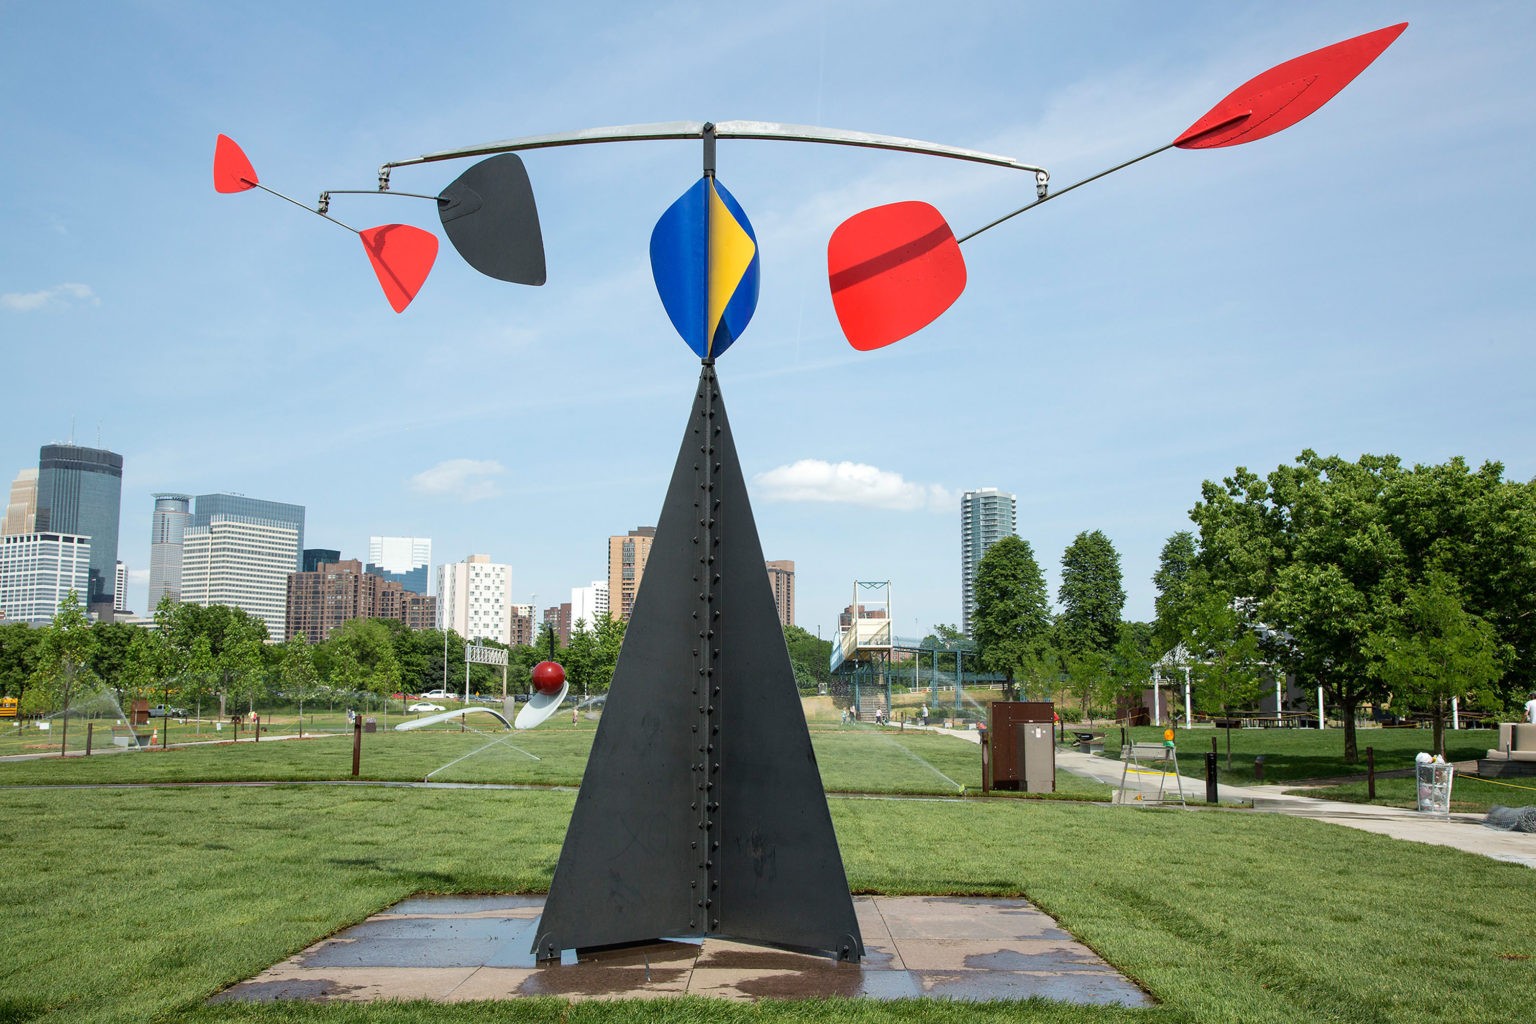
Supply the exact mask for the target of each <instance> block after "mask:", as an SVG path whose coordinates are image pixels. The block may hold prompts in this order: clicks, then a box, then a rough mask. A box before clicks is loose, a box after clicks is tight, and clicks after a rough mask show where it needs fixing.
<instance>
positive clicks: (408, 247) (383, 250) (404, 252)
mask: <svg viewBox="0 0 1536 1024" xmlns="http://www.w3.org/2000/svg"><path fill="white" fill-rule="evenodd" d="M358 236H359V237H361V238H362V240H363V248H364V249H366V250H367V252H368V262H370V263H372V264H373V272H374V273H375V274H377V275H378V278H379V284H381V285H383V286H384V296H385V297H386V298H387V299H389V304H390V306H391V307H393V308H394V311H395V312H396V313H403V312H405V307H406V306H409V305H410V304H411V300H412V299H414V298H415V297H416V293H417V292H419V291H420V290H421V285H422V282H424V281H426V279H427V275H428V274H430V273H431V272H432V264H433V262H434V261H435V260H436V259H437V236H436V235H434V234H433V233H432V232H430V231H423V230H421V228H413V227H411V226H410V225H409V224H384V225H382V226H380V227H376V228H369V229H368V230H366V231H359V232H358Z"/></svg>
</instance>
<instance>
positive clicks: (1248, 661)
mask: <svg viewBox="0 0 1536 1024" xmlns="http://www.w3.org/2000/svg"><path fill="white" fill-rule="evenodd" d="M1184 623H1185V626H1184V628H1185V637H1186V639H1185V645H1186V649H1187V650H1188V651H1189V652H1190V653H1191V661H1190V666H1189V668H1190V679H1191V682H1192V683H1193V686H1192V689H1193V690H1194V704H1195V707H1196V708H1197V709H1199V710H1200V711H1202V712H1204V713H1206V714H1220V715H1221V716H1222V717H1228V716H1230V715H1231V714H1232V713H1233V712H1235V711H1239V710H1244V709H1247V708H1251V707H1253V706H1254V705H1255V704H1257V703H1258V700H1259V696H1260V693H1261V692H1262V690H1263V688H1264V679H1263V671H1264V665H1263V654H1262V652H1261V651H1260V649H1259V639H1258V634H1257V633H1256V632H1255V630H1254V628H1253V625H1252V624H1251V623H1250V622H1249V621H1248V620H1247V618H1246V617H1245V616H1243V615H1241V614H1240V613H1239V612H1238V609H1237V608H1236V607H1234V604H1233V602H1232V600H1231V599H1230V598H1229V597H1227V596H1226V595H1225V594H1222V593H1219V592H1216V591H1210V592H1207V593H1205V594H1203V595H1200V596H1199V597H1198V599H1197V600H1195V601H1193V602H1192V603H1191V604H1190V605H1189V606H1188V607H1187V608H1186V609H1185V610H1184Z"/></svg>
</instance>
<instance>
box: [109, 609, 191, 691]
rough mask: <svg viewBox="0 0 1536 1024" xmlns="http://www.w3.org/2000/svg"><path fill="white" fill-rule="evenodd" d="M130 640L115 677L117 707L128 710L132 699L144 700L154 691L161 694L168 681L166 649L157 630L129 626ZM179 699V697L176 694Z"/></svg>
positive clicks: (168, 671)
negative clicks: (131, 631) (131, 632)
mask: <svg viewBox="0 0 1536 1024" xmlns="http://www.w3.org/2000/svg"><path fill="white" fill-rule="evenodd" d="M129 628H130V629H132V630H133V638H132V639H131V640H130V641H129V643H128V652H127V654H126V655H125V656H124V658H123V666H122V669H121V670H120V671H119V673H118V676H117V686H116V689H117V692H118V704H119V706H120V707H123V708H128V707H130V706H132V702H133V701H135V700H148V699H149V697H150V695H151V694H152V693H154V692H156V690H157V689H158V690H159V691H160V692H161V693H162V695H163V694H164V692H165V689H164V688H165V685H166V684H167V680H169V678H170V647H169V644H168V643H167V642H166V639H165V637H164V636H163V635H162V634H161V633H160V631H159V630H154V629H142V628H140V627H138V626H130V627H129ZM178 697H179V694H178Z"/></svg>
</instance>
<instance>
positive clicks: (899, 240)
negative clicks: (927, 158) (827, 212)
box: [827, 202, 965, 352]
mask: <svg viewBox="0 0 1536 1024" xmlns="http://www.w3.org/2000/svg"><path fill="white" fill-rule="evenodd" d="M827 280H828V283H829V284H830V285H831V287H832V305H833V307H834V308H835V309H836V310H837V321H838V323H839V324H841V325H842V328H843V335H844V336H845V337H847V339H848V344H850V345H852V346H853V347H854V348H856V349H859V350H860V351H863V352H867V351H869V350H871V349H877V348H882V347H884V346H886V345H889V344H891V343H892V342H897V341H900V340H901V339H902V338H905V337H906V336H907V335H909V334H913V333H915V332H917V331H920V330H922V329H923V328H924V327H926V326H928V325H929V324H930V323H932V322H933V321H934V320H936V319H937V318H938V317H939V315H940V314H941V313H943V312H944V311H945V310H946V309H948V308H949V307H950V306H951V305H953V304H954V301H955V300H956V299H958V298H959V297H960V293H961V292H963V291H965V259H964V257H962V256H961V255H960V246H959V244H958V243H957V242H956V241H955V233H954V232H953V231H951V230H950V227H949V224H948V222H946V221H945V220H944V215H943V214H941V213H939V211H938V210H936V209H934V208H933V207H932V206H929V205H928V204H927V203H919V202H907V203H891V204H890V205H888V206H877V207H875V208H874V209H872V210H865V211H864V212H863V213H857V214H854V215H853V216H852V217H849V218H848V219H847V220H845V221H843V223H841V224H839V225H838V227H837V230H836V231H834V232H833V233H832V239H831V241H829V242H828V243H827Z"/></svg>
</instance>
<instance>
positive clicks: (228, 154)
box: [213, 135, 257, 192]
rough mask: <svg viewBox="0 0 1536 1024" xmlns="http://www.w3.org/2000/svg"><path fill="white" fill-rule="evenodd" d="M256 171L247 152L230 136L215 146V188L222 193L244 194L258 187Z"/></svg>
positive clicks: (223, 137) (220, 138) (223, 138)
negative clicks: (247, 156)
mask: <svg viewBox="0 0 1536 1024" xmlns="http://www.w3.org/2000/svg"><path fill="white" fill-rule="evenodd" d="M256 181H257V179H256V169H255V168H254V167H252V166H251V162H250V160H248V159H246V156H245V150H243V149H241V148H240V146H239V144H238V143H236V142H235V140H234V139H232V138H230V137H229V136H228V135H220V136H219V140H218V141H217V142H215V143H214V145H213V187H214V188H215V189H217V190H218V191H220V192H244V191H245V190H246V189H248V188H255V187H256Z"/></svg>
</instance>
